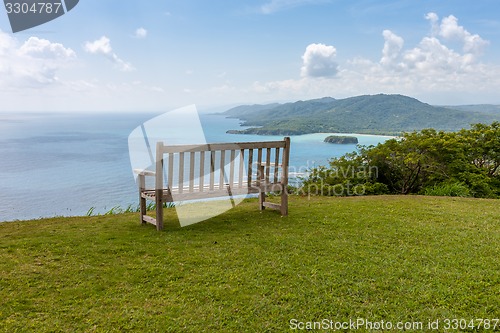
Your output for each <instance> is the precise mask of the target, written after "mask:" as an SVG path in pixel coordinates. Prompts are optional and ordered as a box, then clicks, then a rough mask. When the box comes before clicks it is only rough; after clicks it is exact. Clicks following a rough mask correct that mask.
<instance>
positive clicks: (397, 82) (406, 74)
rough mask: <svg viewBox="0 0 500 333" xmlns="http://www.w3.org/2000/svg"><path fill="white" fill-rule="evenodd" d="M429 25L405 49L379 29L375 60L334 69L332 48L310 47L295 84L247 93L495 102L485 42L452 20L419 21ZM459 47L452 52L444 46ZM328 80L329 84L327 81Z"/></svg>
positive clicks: (496, 79)
mask: <svg viewBox="0 0 500 333" xmlns="http://www.w3.org/2000/svg"><path fill="white" fill-rule="evenodd" d="M425 18H426V19H427V20H429V21H430V22H431V24H432V28H433V30H432V33H431V34H430V36H424V37H423V38H422V39H421V41H420V42H419V43H418V44H416V45H415V46H413V47H410V48H408V47H405V41H404V39H403V37H401V36H398V35H396V34H395V33H393V32H392V31H390V30H384V31H383V32H382V36H383V38H384V44H383V47H382V52H381V53H382V57H381V59H380V60H378V61H377V60H372V59H368V58H362V57H358V58H355V59H351V60H348V61H346V62H345V63H343V64H340V65H337V63H336V62H335V55H336V49H335V48H334V47H333V46H327V45H324V44H311V45H309V46H308V47H307V49H306V52H305V53H304V55H303V57H302V59H303V66H302V68H301V78H300V79H288V80H282V81H274V82H264V83H260V82H256V83H254V84H253V86H252V89H251V90H252V91H253V92H254V93H256V94H260V95H262V96H273V97H276V98H277V99H278V98H286V96H289V97H288V98H289V99H290V98H291V97H290V96H293V99H297V98H303V99H305V98H315V97H322V96H334V97H348V96H353V95H361V94H375V93H381V92H382V93H400V94H407V95H410V96H415V97H421V96H433V97H434V98H435V97H436V96H444V97H440V98H442V99H435V102H437V103H445V102H444V100H445V99H448V102H447V103H453V102H450V101H449V98H450V96H451V97H453V98H454V99H456V100H457V102H458V103H460V101H464V100H463V99H461V98H465V97H464V96H469V98H470V96H473V97H475V98H480V97H479V96H483V97H484V98H486V100H489V101H492V100H496V101H497V102H496V103H498V93H497V91H496V90H498V87H499V86H500V67H499V66H496V65H488V64H484V63H482V62H481V61H480V59H479V58H480V53H479V52H480V50H482V49H483V48H484V47H485V46H486V45H488V42H487V41H485V40H484V39H482V38H481V37H480V36H479V35H474V34H472V33H469V32H468V31H467V30H466V29H465V28H464V27H461V26H459V25H458V23H457V22H458V20H457V19H456V18H455V17H454V16H448V17H445V18H444V19H443V20H441V21H440V20H439V17H438V16H437V14H435V13H429V14H427V15H426V17H425ZM456 41H459V42H461V43H463V49H462V50H454V49H453V48H451V47H450V46H448V45H447V42H456ZM332 77H334V78H335V80H332V79H331V78H332Z"/></svg>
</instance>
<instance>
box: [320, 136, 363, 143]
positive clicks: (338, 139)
mask: <svg viewBox="0 0 500 333" xmlns="http://www.w3.org/2000/svg"><path fill="white" fill-rule="evenodd" d="M325 142H326V143H335V144H341V145H351V144H355V145H357V144H358V138H357V137H355V136H339V135H330V136H328V137H326V139H325Z"/></svg>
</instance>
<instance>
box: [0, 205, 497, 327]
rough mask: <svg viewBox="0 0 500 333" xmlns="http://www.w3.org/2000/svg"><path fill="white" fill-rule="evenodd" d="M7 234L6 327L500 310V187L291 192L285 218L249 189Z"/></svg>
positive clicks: (1, 307) (2, 278) (257, 323)
mask: <svg viewBox="0 0 500 333" xmlns="http://www.w3.org/2000/svg"><path fill="white" fill-rule="evenodd" d="M174 213H175V211H174V210H173V209H167V210H166V215H167V219H170V220H172V218H173V217H174V216H173V214H174ZM0 238H1V241H0V331H2V332H13V331H33V330H35V331H37V332H53V331H96V332H101V331H102V332H104V331H106V332H113V331H116V332H118V331H120V332H123V331H170V332H176V331H192V332H195V331H211V332H215V331H217V332H219V331H220V332H235V331H239V332H257V331H259V332H264V331H286V330H289V329H290V320H292V319H297V320H299V321H310V320H322V319H323V318H329V319H331V320H337V321H345V320H349V319H354V320H355V319H356V318H366V319H368V320H372V321H380V320H384V321H386V322H387V321H392V322H394V323H395V322H399V321H413V322H416V321H422V322H424V323H425V324H427V322H428V321H429V320H437V319H440V320H441V321H442V320H443V319H445V318H465V319H474V318H498V304H500V295H499V294H498V287H499V285H500V274H499V272H500V262H499V260H498V258H500V248H499V247H498V244H499V243H500V206H499V205H498V200H489V199H466V198H443V197H424V196H376V197H348V198H331V197H311V198H309V199H308V198H307V197H297V196H291V198H290V216H288V217H286V218H282V217H280V216H279V215H278V214H276V212H274V211H264V212H262V213H261V212H259V211H258V209H257V202H256V200H255V199H250V200H246V201H245V202H244V203H243V204H241V205H239V206H237V207H236V208H234V209H232V210H230V211H228V212H226V213H224V214H222V215H220V216H217V217H214V218H212V219H210V220H208V221H205V222H202V223H199V224H196V225H193V226H190V227H186V228H179V227H176V226H174V225H172V224H170V225H167V228H166V230H165V231H164V232H156V230H155V229H154V227H153V226H150V225H148V226H142V225H140V223H139V218H138V215H137V214H134V213H128V214H121V215H106V216H92V217H71V218H63V217H61V218H52V219H43V220H35V221H25V222H10V223H2V224H0ZM360 331H363V330H360Z"/></svg>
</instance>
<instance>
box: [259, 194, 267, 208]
mask: <svg viewBox="0 0 500 333" xmlns="http://www.w3.org/2000/svg"><path fill="white" fill-rule="evenodd" d="M264 202H266V192H264V191H262V190H261V191H260V192H259V209H260V210H264V209H265V207H264Z"/></svg>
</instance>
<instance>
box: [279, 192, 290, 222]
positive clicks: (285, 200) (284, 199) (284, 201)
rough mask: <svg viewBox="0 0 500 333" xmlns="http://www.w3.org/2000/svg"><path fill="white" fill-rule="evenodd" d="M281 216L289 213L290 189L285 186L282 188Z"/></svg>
mask: <svg viewBox="0 0 500 333" xmlns="http://www.w3.org/2000/svg"><path fill="white" fill-rule="evenodd" d="M280 211H281V216H287V215H288V189H287V188H286V187H284V188H283V189H282V190H281V209H280Z"/></svg>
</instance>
